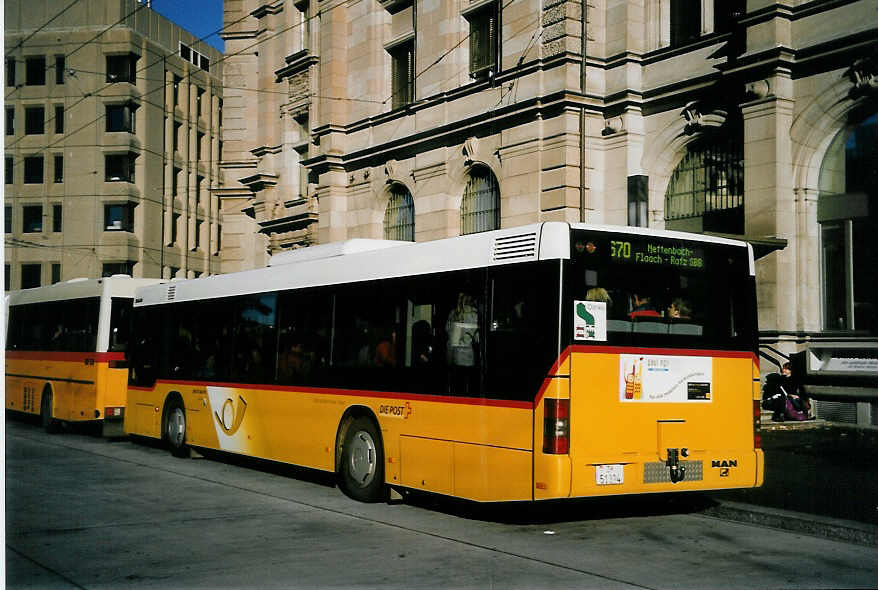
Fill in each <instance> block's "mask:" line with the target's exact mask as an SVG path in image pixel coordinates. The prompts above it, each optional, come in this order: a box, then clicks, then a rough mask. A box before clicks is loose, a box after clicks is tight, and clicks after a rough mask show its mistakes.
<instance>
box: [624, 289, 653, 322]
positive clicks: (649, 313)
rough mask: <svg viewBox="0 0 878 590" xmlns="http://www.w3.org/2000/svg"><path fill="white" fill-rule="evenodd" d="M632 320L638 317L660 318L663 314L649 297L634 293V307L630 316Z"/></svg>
mask: <svg viewBox="0 0 878 590" xmlns="http://www.w3.org/2000/svg"><path fill="white" fill-rule="evenodd" d="M628 315H629V316H631V317H632V318H636V317H660V316H661V314H660V313H659V312H658V310H657V309H656V308H655V306H654V305H653V304H652V301H651V298H650V296H649V295H643V296H641V295H638V294H637V293H634V307H633V309H632V310H631V313H629V314H628Z"/></svg>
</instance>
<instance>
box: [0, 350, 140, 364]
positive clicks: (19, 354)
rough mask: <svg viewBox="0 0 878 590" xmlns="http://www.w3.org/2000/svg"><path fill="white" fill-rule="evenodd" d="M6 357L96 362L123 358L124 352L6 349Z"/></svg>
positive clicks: (27, 359)
mask: <svg viewBox="0 0 878 590" xmlns="http://www.w3.org/2000/svg"><path fill="white" fill-rule="evenodd" d="M6 358H8V359H18V360H24V361H64V362H84V361H85V359H92V360H94V361H95V362H96V363H106V362H109V361H123V360H125V353H124V352H54V351H50V350H7V351H6Z"/></svg>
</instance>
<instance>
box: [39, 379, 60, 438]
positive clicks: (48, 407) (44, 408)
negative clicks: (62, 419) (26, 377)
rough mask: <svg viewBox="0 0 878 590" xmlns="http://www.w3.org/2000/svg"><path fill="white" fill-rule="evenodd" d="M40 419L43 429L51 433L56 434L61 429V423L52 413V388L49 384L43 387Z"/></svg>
mask: <svg viewBox="0 0 878 590" xmlns="http://www.w3.org/2000/svg"><path fill="white" fill-rule="evenodd" d="M40 421H41V422H42V424H43V430H45V431H46V432H48V433H49V434H55V433H57V432H58V431H59V430H60V426H61V425H60V423H59V422H58V420H56V419H55V417H54V416H53V415H52V390H51V389H49V386H48V385H47V386H46V387H45V388H44V389H43V398H42V400H41V401H40Z"/></svg>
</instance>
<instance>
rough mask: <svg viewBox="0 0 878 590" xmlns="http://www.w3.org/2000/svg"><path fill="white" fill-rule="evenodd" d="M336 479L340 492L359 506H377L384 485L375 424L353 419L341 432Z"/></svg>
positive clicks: (382, 496)
mask: <svg viewBox="0 0 878 590" xmlns="http://www.w3.org/2000/svg"><path fill="white" fill-rule="evenodd" d="M339 477H340V483H341V488H342V491H344V493H345V494H347V495H348V496H349V497H351V498H353V499H354V500H358V501H360V502H381V501H383V500H385V499H386V497H387V486H385V485H384V448H383V445H382V442H381V435H380V434H379V433H378V427H377V426H376V425H375V422H374V421H372V420H371V419H369V418H365V417H360V418H356V419H355V420H354V421H353V422H352V423H351V424H350V426H349V427H348V429H347V431H346V432H345V437H344V443H343V445H342V451H341V463H340V465H339Z"/></svg>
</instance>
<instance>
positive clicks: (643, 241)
mask: <svg viewBox="0 0 878 590" xmlns="http://www.w3.org/2000/svg"><path fill="white" fill-rule="evenodd" d="M571 252H572V261H571V265H570V273H571V275H569V276H570V280H569V282H568V284H569V289H570V292H569V297H568V298H567V301H568V305H569V306H570V307H569V310H570V313H569V316H568V317H572V322H573V325H572V326H571V327H570V328H571V329H570V330H569V331H568V332H567V333H568V334H570V335H571V337H572V338H571V342H572V343H573V344H609V345H614V346H638V347H662V348H689V349H691V348H699V349H726V350H729V349H731V350H752V349H753V348H754V346H755V344H754V343H755V338H756V318H755V294H754V288H753V285H754V283H753V277H752V276H751V275H750V272H749V259H748V255H747V250H746V249H745V248H742V247H736V246H728V245H723V244H712V243H703V242H690V241H681V240H672V239H668V238H652V237H645V236H637V235H632V234H628V235H625V234H608V233H604V232H589V231H581V232H574V234H573V237H572V244H571ZM565 315H567V314H565Z"/></svg>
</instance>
